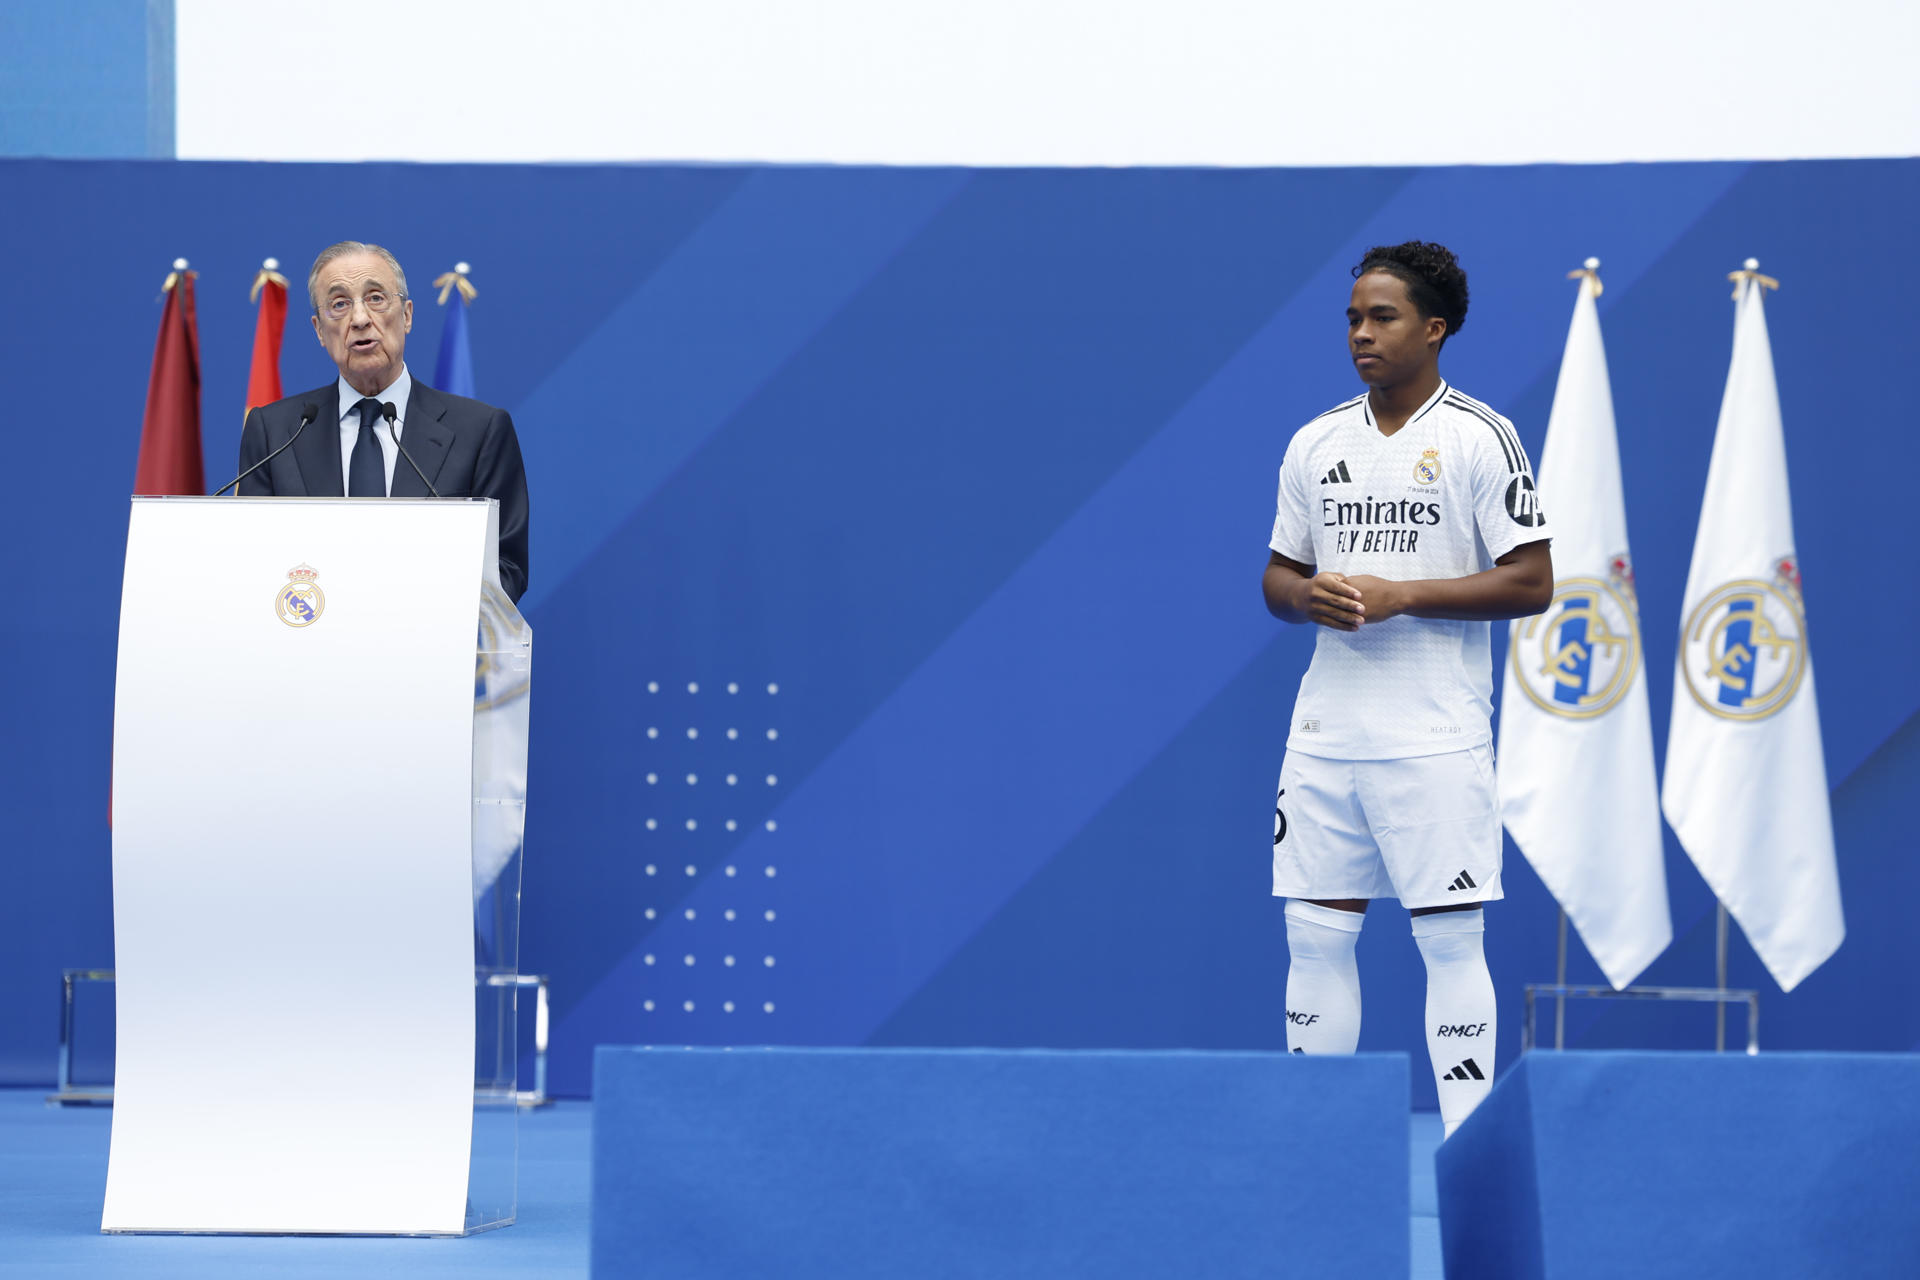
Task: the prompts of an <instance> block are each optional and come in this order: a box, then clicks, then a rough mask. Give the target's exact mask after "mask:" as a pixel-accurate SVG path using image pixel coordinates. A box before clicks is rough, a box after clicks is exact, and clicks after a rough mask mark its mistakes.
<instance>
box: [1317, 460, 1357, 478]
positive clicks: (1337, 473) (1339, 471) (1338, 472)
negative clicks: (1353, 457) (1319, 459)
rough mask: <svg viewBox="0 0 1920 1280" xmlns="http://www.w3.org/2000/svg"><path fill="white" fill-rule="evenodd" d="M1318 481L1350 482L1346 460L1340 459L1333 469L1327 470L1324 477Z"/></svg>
mask: <svg viewBox="0 0 1920 1280" xmlns="http://www.w3.org/2000/svg"><path fill="white" fill-rule="evenodd" d="M1320 483H1321V484H1352V483H1353V477H1352V476H1350V475H1348V474H1347V464H1346V461H1345V460H1344V459H1342V460H1341V462H1340V464H1339V465H1338V466H1336V467H1334V468H1333V470H1331V471H1329V472H1327V475H1326V479H1324V480H1322V481H1321V482H1320Z"/></svg>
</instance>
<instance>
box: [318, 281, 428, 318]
mask: <svg viewBox="0 0 1920 1280" xmlns="http://www.w3.org/2000/svg"><path fill="white" fill-rule="evenodd" d="M406 300H407V295H405V294H404V293H401V294H394V293H388V292H386V291H385V290H384V289H369V290H367V291H366V292H365V293H363V294H361V295H360V296H359V298H358V299H355V298H349V297H347V296H346V295H345V294H337V295H335V296H334V297H331V298H328V299H327V300H326V301H325V302H324V303H322V304H321V306H320V314H321V315H323V316H325V317H327V319H329V320H345V319H346V318H347V317H348V316H350V315H352V314H353V304H354V303H355V302H356V301H357V302H359V303H360V304H361V305H362V306H364V307H366V309H367V310H368V311H369V312H371V313H372V314H374V315H376V316H383V315H385V314H386V313H387V312H389V311H391V310H393V309H394V307H396V306H398V305H399V304H400V303H402V302H405V301H406Z"/></svg>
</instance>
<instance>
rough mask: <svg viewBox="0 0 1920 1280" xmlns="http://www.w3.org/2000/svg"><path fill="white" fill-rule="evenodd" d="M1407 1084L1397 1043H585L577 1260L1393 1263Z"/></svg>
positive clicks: (1019, 1266)
mask: <svg viewBox="0 0 1920 1280" xmlns="http://www.w3.org/2000/svg"><path fill="white" fill-rule="evenodd" d="M1407 1089H1408V1082H1407V1060H1406V1058H1405V1056H1403V1055H1400V1054H1381V1055H1371V1054H1370V1055H1363V1056H1360V1057H1353V1058H1308V1057H1300V1056H1291V1057H1290V1056H1287V1055H1282V1054H1254V1053H1121V1052H1083V1053H1056V1052H1047V1051H1039V1050H1033V1051H1014V1052H1006V1051H988V1050H914V1049H658V1048H656V1049H643V1048H631V1047H622V1046H609V1045H603V1046H601V1047H600V1048H599V1049H597V1050H596V1051H595V1054H594V1119H593V1274H594V1275H595V1276H596V1277H598V1278H599V1280H613V1278H614V1277H625V1276H659V1277H673V1280H703V1278H706V1277H712V1278H713V1280H741V1278H742V1277H750V1276H751V1277H761V1276H764V1277H776V1276H777V1277H780V1278H781V1280H808V1278H810V1277H820V1278H821V1280H858V1278H860V1277H874V1278H876V1280H882V1278H884V1280H904V1278H906V1277H913V1280H927V1278H929V1277H945V1276H953V1277H961V1276H965V1277H982V1276H987V1277H994V1280H1004V1278H1007V1277H1022V1276H1032V1277H1046V1280H1066V1278H1068V1277H1077V1276H1086V1277H1099V1278H1100V1280H1112V1278H1114V1277H1129V1276H1205V1277H1209V1280H1220V1278H1224V1277H1233V1276H1274V1275H1279V1274H1296V1275H1308V1274H1311V1275H1312V1276H1314V1277H1316V1280H1345V1278H1346V1277H1354V1278H1355V1280H1359V1278H1361V1277H1364V1278H1365V1280H1378V1278H1379V1277H1383V1276H1390V1277H1403V1276H1405V1275H1406V1274H1407V1267H1408V1247H1407V1237H1408V1232H1407V1213H1408V1204H1407V1141H1408V1135H1407ZM1305 1259H1311V1260H1312V1262H1311V1265H1310V1266H1308V1267H1307V1269H1305V1270H1298V1269H1294V1268H1296V1266H1300V1265H1305V1264H1304V1263H1303V1262H1302V1260H1305Z"/></svg>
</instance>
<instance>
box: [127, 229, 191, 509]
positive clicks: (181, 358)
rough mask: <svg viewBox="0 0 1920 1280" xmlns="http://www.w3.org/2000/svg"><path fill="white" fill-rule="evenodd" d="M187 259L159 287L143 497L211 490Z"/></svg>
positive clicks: (143, 433)
mask: <svg viewBox="0 0 1920 1280" xmlns="http://www.w3.org/2000/svg"><path fill="white" fill-rule="evenodd" d="M186 267H187V260H186V259H185V258H181V259H178V260H176V261H175V263H174V270H173V272H172V274H171V275H169V276H168V277H167V280H166V283H165V284H164V285H162V286H161V287H162V288H163V289H164V290H165V291H166V295H167V300H166V305H165V306H164V307H162V308H161V311H160V336H159V338H158V339H157V340H156V341H155V342H154V344H153V374H152V376H151V377H150V378H149V379H148V380H147V416H146V420H145V422H144V423H143V424H142V425H141V428H140V463H139V465H138V467H136V468H135V470H134V475H133V491H134V492H135V493H145V494H164V493H191V494H201V493H205V492H206V491H207V476H206V467H205V465H204V464H203V463H202V461H201V457H200V332H199V328H198V326H197V324H196V322H195V320H194V315H193V280H194V276H195V274H196V273H195V272H192V271H188V270H187V269H186Z"/></svg>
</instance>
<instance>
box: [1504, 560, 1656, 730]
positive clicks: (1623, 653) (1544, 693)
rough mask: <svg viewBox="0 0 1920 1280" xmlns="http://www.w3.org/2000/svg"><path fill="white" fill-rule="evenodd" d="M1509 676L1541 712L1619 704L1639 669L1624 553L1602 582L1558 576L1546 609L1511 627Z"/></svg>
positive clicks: (1634, 607)
mask: <svg viewBox="0 0 1920 1280" xmlns="http://www.w3.org/2000/svg"><path fill="white" fill-rule="evenodd" d="M1509 654H1510V659H1511V661H1512V663H1513V674H1514V676H1515V677H1516V678H1517V679H1518V681H1519V683H1520V687H1521V688H1522V689H1524V690H1526V693H1527V696H1528V697H1529V698H1531V699H1533V701H1534V703H1535V704H1536V705H1538V706H1539V707H1541V708H1542V709H1544V710H1547V711H1551V712H1552V713H1553V714H1554V715H1557V716H1565V717H1566V718H1568V719H1570V720H1588V719H1592V718H1593V717H1594V716H1598V715H1603V714H1605V713H1606V712H1608V711H1610V710H1612V709H1613V708H1614V707H1615V706H1617V705H1619V702H1620V699H1621V698H1623V697H1625V696H1626V693H1627V690H1628V689H1630V688H1632V687H1633V677H1634V673H1635V672H1637V671H1638V670H1639V669H1640V611H1639V605H1638V601H1637V600H1636V598H1635V595H1634V589H1633V565H1632V562H1631V561H1629V560H1628V558H1627V555H1626V553H1625V552H1622V553H1620V554H1619V555H1617V556H1613V557H1612V558H1611V559H1610V561H1609V562H1608V572H1607V580H1606V581H1605V582H1602V581H1601V580H1600V579H1598V578H1562V579H1561V580H1560V581H1559V582H1557V583H1556V584H1554V591H1553V601H1552V603H1550V604H1549V605H1548V606H1547V611H1546V612H1545V613H1542V614H1536V615H1535V616H1533V617H1531V618H1527V619H1525V620H1523V621H1522V622H1521V624H1520V625H1519V626H1518V627H1517V628H1515V630H1514V637H1513V645H1512V648H1511V649H1510V650H1509Z"/></svg>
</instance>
